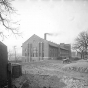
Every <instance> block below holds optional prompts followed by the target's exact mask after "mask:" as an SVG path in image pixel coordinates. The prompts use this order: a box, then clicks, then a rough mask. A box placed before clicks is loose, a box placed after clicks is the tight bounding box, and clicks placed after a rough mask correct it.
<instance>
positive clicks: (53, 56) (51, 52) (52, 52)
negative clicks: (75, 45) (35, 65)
mask: <svg viewBox="0 0 88 88" xmlns="http://www.w3.org/2000/svg"><path fill="white" fill-rule="evenodd" d="M49 57H50V58H51V59H57V58H58V47H55V46H51V45H49Z"/></svg>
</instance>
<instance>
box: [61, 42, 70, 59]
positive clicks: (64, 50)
mask: <svg viewBox="0 0 88 88" xmlns="http://www.w3.org/2000/svg"><path fill="white" fill-rule="evenodd" d="M59 52H60V57H62V58H70V57H71V45H70V44H64V43H60V46H59Z"/></svg>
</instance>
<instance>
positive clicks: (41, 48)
mask: <svg viewBox="0 0 88 88" xmlns="http://www.w3.org/2000/svg"><path fill="white" fill-rule="evenodd" d="M61 50H63V51H61ZM60 51H61V52H60ZM68 51H69V50H68V49H66V48H62V47H60V45H59V44H56V43H53V42H50V41H47V40H46V39H43V38H40V37H39V36H37V35H35V34H34V35H33V36H31V37H30V38H29V39H28V40H27V41H25V42H24V43H23V44H22V56H23V57H25V60H24V61H25V62H30V61H35V60H36V61H38V60H47V59H54V60H55V59H57V58H58V57H59V56H60V54H61V53H63V52H64V54H65V52H66V53H67V52H68ZM67 56H69V55H68V54H67Z"/></svg>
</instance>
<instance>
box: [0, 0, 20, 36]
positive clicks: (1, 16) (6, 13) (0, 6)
mask: <svg viewBox="0 0 88 88" xmlns="http://www.w3.org/2000/svg"><path fill="white" fill-rule="evenodd" d="M12 1H14V0H0V25H2V26H3V27H4V28H5V29H3V30H6V31H8V32H9V31H10V32H12V33H13V34H15V35H20V33H19V29H18V27H14V26H13V25H15V23H14V22H12V21H11V18H10V16H11V14H12V13H15V11H16V10H15V9H14V8H13V7H12V4H11V2H12ZM3 30H1V28H0V36H1V37H2V38H4V37H6V36H5V34H4V32H3Z"/></svg>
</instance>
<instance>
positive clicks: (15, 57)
mask: <svg viewBox="0 0 88 88" xmlns="http://www.w3.org/2000/svg"><path fill="white" fill-rule="evenodd" d="M14 51H15V61H16V62H17V58H16V46H14Z"/></svg>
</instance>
